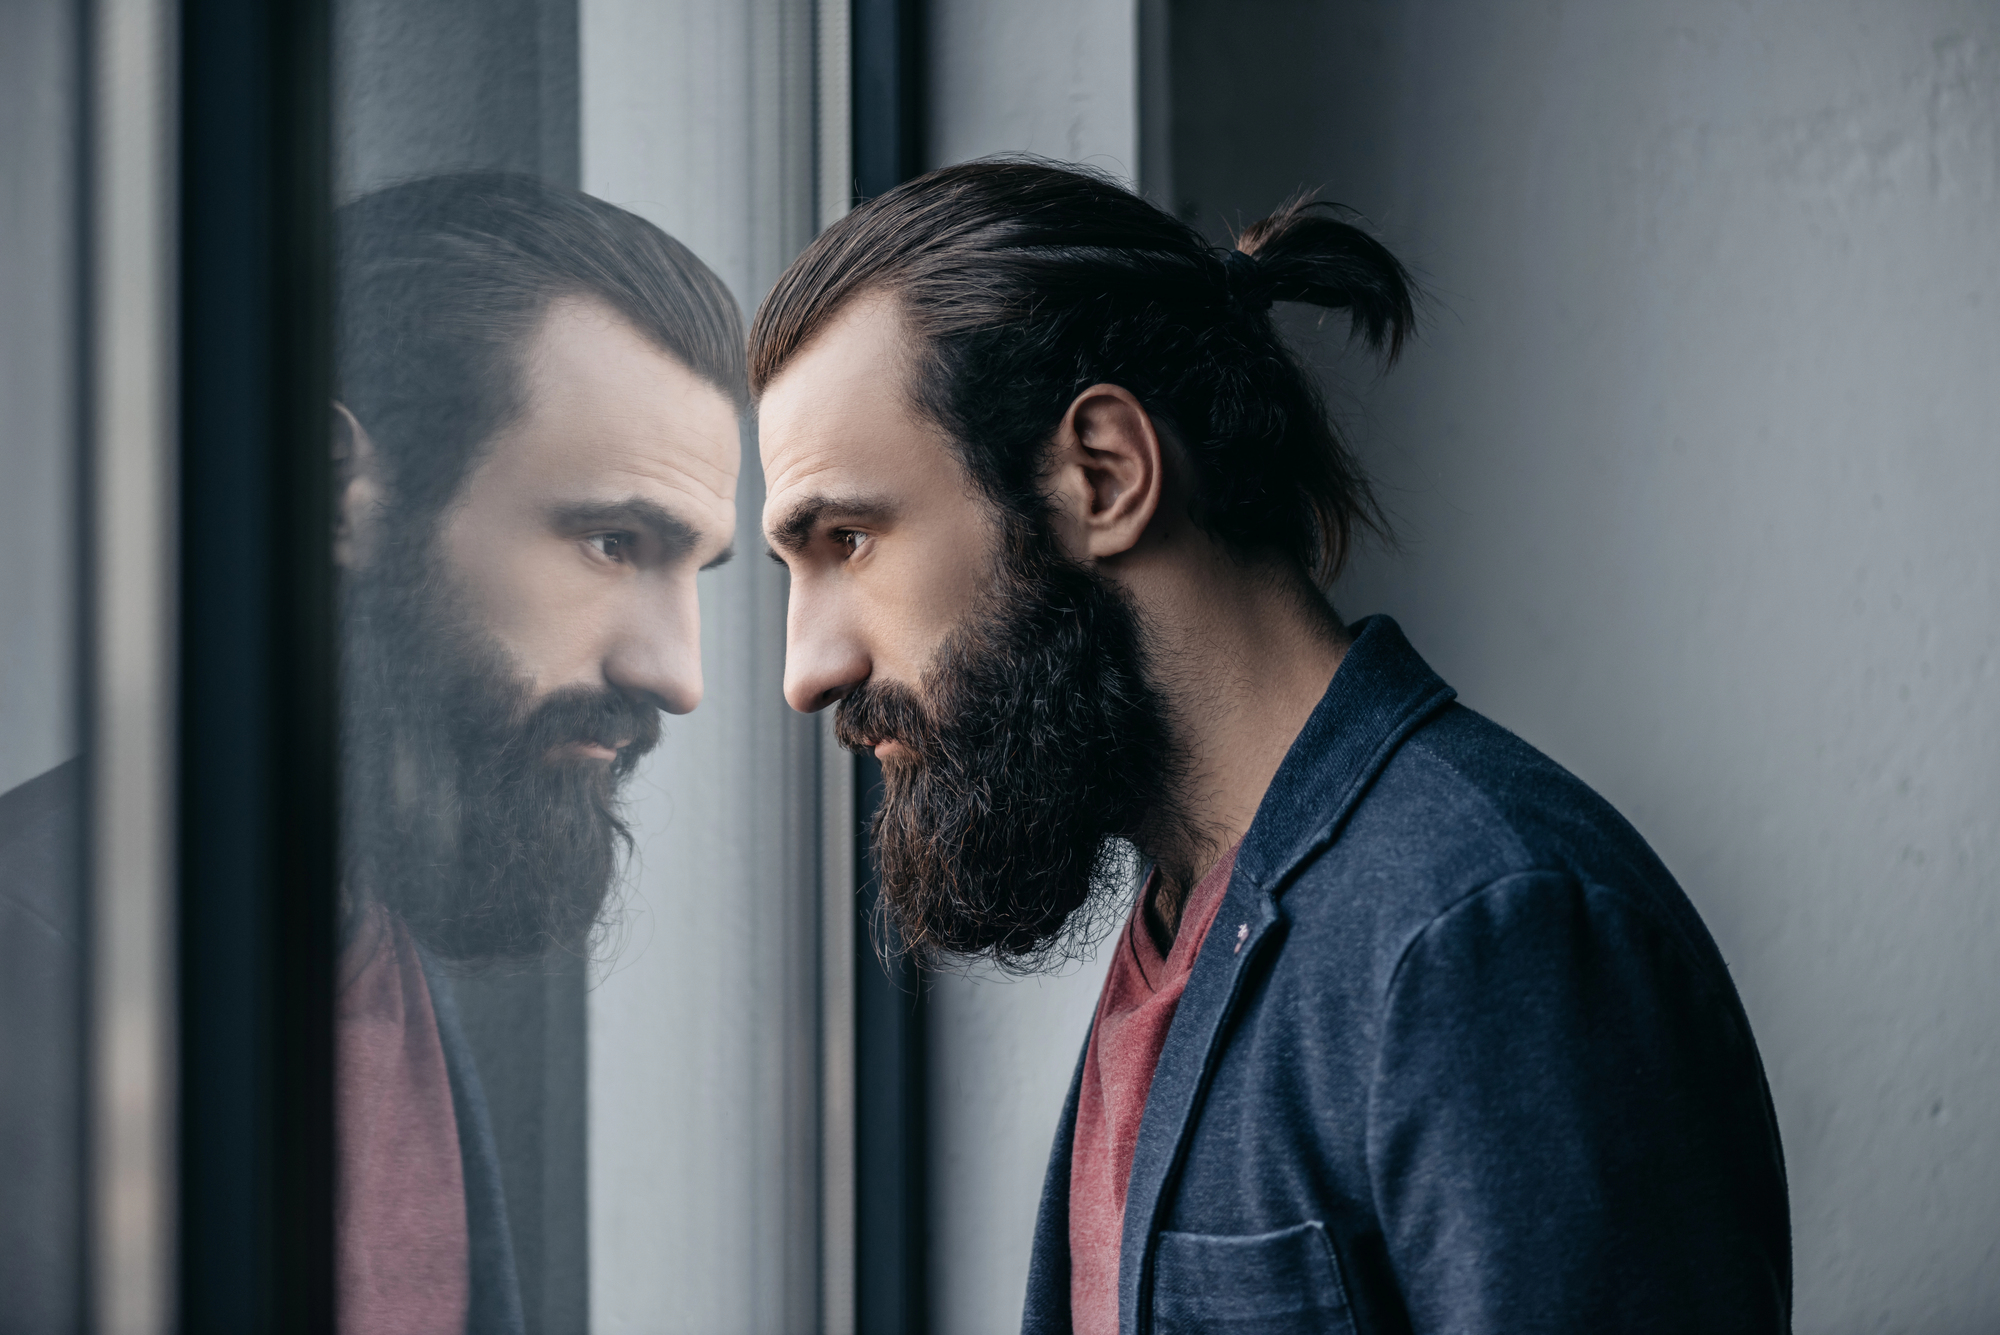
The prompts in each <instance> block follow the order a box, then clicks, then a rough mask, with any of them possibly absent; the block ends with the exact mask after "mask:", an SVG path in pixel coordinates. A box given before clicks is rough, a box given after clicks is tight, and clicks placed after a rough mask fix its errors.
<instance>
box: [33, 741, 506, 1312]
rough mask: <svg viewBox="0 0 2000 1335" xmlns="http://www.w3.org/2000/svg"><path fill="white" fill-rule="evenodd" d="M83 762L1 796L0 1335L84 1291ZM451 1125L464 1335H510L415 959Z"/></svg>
mask: <svg viewBox="0 0 2000 1335" xmlns="http://www.w3.org/2000/svg"><path fill="white" fill-rule="evenodd" d="M82 768H83V767H82V764H81V763H80V762H79V761H75V760H72V761H69V762H67V763H66V764H63V765H59V766H57V767H56V768H55V769H52V770H50V771H48V772H47V773H46V774H43V775H42V776H40V777H39V778H36V779H33V780H30V781H29V782H27V783H24V784H22V785H21V786H20V787H18V788H15V789H13V790H11V791H9V792H7V793H5V794H0V1071H4V1072H5V1073H6V1078H5V1079H4V1080H0V1181H4V1182H6V1183H7V1184H8V1185H7V1191H6V1197H5V1201H4V1205H0V1243H4V1248H0V1255H4V1256H5V1257H6V1261H5V1262H4V1263H0V1335H11V1333H12V1332H15V1331H20V1332H23V1335H27V1333H28V1332H42V1331H51V1330H67V1329H73V1328H75V1327H76V1326H77V1325H78V1322H79V1316H78V1310H77V1299H78V1297H79V1295H80V1294H81V1293H82V1292H83V1288H82V1272H81V1253H82V1243H83V1217H82V1199H83V1181H82V1177H81V1174H80V1171H79V1170H80V1168H81V1165H82V1163H83V1158H82V1153H83V1147H82V1140H81V1137H82V1127H83V1098H82V1094H83V1069H82V1052H83V1042H82V1032H81V1027H80V1025H79V1017H80V1015H81V1008H82V1005H83V993H82V988H83V930H82V924H83V884H82V877H81V859H80V857H79V852H80V842H81V839H82V830H83V825H82V792H81V787H82ZM419 954H420V956H421V958H422V959H423V964H424V979H425V981H426V982H427V983H428V984H429V986H430V993H431V1008H432V1010H433V1011H434V1012H435V1014H436V1016H437V1026H438V1040H439V1043H440V1045H441V1046H442V1047H443V1048H444V1060H445V1070H446V1072H447V1074H448V1076H449V1078H450V1080H451V1098H452V1106H453V1110H454V1111H455V1112H456V1113H457V1116H458V1141H459V1153H460V1157H461V1159H462V1161H463V1171H464V1175H465V1216H466V1231H467V1235H468V1241H469V1242H470V1244H471V1247H470V1250H471V1263H472V1267H471V1268H472V1275H471V1279H472V1287H471V1299H472V1301H471V1310H470V1312H469V1314H468V1317H467V1320H466V1331H467V1335H521V1332H522V1331H523V1329H524V1324H523V1321H522V1313H521V1290H520V1283H519V1280H518V1278H517V1276H516V1273H515V1269H514V1247H513V1242H512V1240H511V1237H510V1230H509V1229H508V1225H507V1206H506V1202H505V1200H504V1199H503V1198H502V1195H501V1189H500V1156H499V1152H498V1149H497V1147H496V1145H495V1143H494V1139H493V1126H492V1119H491V1118H490V1117H489V1115H488V1112H487V1105H486V1095H485V1092H484V1090H483V1089H482V1088H481V1086H480V1081H479V1072H478V1069H477V1068H476V1067H475V1066H474V1065H473V1061H472V1052H471V1049H470V1048H469V1047H468V1046H467V1044H466V1041H465V1030H464V1027H463V1025H462V1024H461V1023H460V1021H459V1016H458V1003H457V1001H456V999H455V998H454V997H453V995H452V988H451V982H450V979H449V978H447V977H446V976H445V975H444V973H443V972H442V971H441V970H440V969H439V968H438V967H437V964H436V961H434V960H432V959H431V958H430V956H429V955H428V954H423V953H422V952H421V951H419Z"/></svg>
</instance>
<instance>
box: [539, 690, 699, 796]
mask: <svg viewBox="0 0 2000 1335" xmlns="http://www.w3.org/2000/svg"><path fill="white" fill-rule="evenodd" d="M511 732H512V735H511V736H510V737H509V738H508V739H507V741H506V742H505V744H504V745H503V747H502V751H503V754H504V755H505V757H506V759H507V760H509V761H512V762H515V763H536V762H539V761H541V760H542V758H543V757H545V756H547V755H548V754H549V753H550V752H551V751H555V750H558V749H560V748H563V747H569V746H577V745H595V746H602V747H605V748H607V749H610V750H613V751H616V752H617V753H618V758H617V759H616V760H614V761H612V763H611V769H612V773H613V774H615V775H617V776H619V777H621V778H622V777H624V776H625V775H627V774H629V773H631V772H632V770H633V769H634V768H635V767H637V765H638V763H639V761H640V760H641V759H643V758H644V757H645V756H646V755H647V754H648V753H649V752H651V751H652V750H653V749H654V748H655V747H657V746H658V745H659V744H660V710H659V708H658V707H657V706H655V705H653V704H650V703H648V702H646V701H643V700H639V699H635V698H634V697H632V696H629V695H627V694H625V693H624V692H623V691H619V690H614V689H609V688H603V689H600V688H594V687H588V686H573V687H568V688H565V689H563V690H560V691H554V692H551V693H550V694H549V695H548V696H547V697H546V698H545V699H543V700H542V701H541V702H540V703H539V704H537V705H536V706H535V707H534V708H533V709H532V710H531V711H529V714H528V716H527V717H526V718H525V719H523V720H521V721H520V722H519V723H518V724H516V725H515V726H514V727H513V729H512V730H511Z"/></svg>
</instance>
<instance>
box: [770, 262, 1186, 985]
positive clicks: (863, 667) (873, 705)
mask: <svg viewBox="0 0 2000 1335" xmlns="http://www.w3.org/2000/svg"><path fill="white" fill-rule="evenodd" d="M907 348H908V344H907V340H906V337H905V333H904V328H903V324H902V320H901V318H900V315H899V313H898V311H897V309H896V307H895V305H894V304H893V303H892V302H890V301H886V300H881V299H870V298H863V299H861V300H859V301H857V302H855V303H853V304H852V305H850V306H849V307H848V309H847V310H846V311H844V312H843V313H841V314H840V315H838V316H837V317H836V318H835V319H834V320H833V321H832V322H831V323H830V324H829V325H828V327H827V328H826V329H825V330H824V331H822V332H821V333H820V334H819V335H818V336H817V337H816V338H815V339H814V340H813V341H812V343H810V344H809V345H808V346H807V347H806V348H805V349H803V350H802V351H801V352H800V353H799V354H798V356H797V357H796V358H794V360H793V361H792V362H791V363H790V364H789V365H788V366H787V367H786V368H785V370H784V372H783V373H782V374H781V375H780V376H779V377H778V378H777V379H776V380H775V381H774V382H773V383H772V384H771V385H770V386H769V388H768V389H767V391H766V392H765V395H764V398H763V400H762V403H761V405H760V408H759V436H760V439H761V441H762V448H763V460H764V472H765V479H766V488H767V500H766V502H765V506H764V532H765V535H766V537H767V538H768V539H769V541H770V543H771V546H772V549H773V550H774V551H775V552H777V553H778V554H779V556H780V558H781V559H782V560H783V561H784V563H785V564H786V566H787V567H788V568H789V569H790V571H791V577H792V578H791V604H790V607H789V609H788V614H787V620H786V655H785V697H786V699H787V700H788V701H790V703H791V705H792V707H793V708H795V709H799V710H802V711H807V712H810V711H812V710H816V709H820V708H823V707H825V706H826V705H829V704H832V703H834V702H836V701H838V702H839V712H838V715H837V717H836V727H837V731H838V734H839V736H840V739H841V741H842V743H843V744H845V745H848V746H850V747H856V748H858V747H862V746H869V747H872V748H873V749H874V751H875V754H876V755H877V756H878V757H879V758H880V759H881V761H882V763H883V770H884V775H885V777H886V779H887V791H886V793H885V795H884V799H883V803H882V806H881V808H880V810H879V811H878V813H877V816H876V821H875V827H874V839H875V847H876V857H877V863H878V867H879V869H880V872H881V878H882V885H883V890H884V896H885V899H886V901H887V903H888V904H889V907H890V911H891V914H892V917H893V918H894V920H895V924H896V926H897V928H898V930H899V931H900V933H901V935H902V939H903V942H904V943H905V944H906V945H909V946H912V947H914V948H917V949H920V950H925V951H933V952H941V953H947V954H959V955H978V954H987V953H990V954H993V955H994V956H996V957H997V958H999V959H1001V960H1002V961H1003V962H1008V963H1015V964H1020V963H1027V962H1031V961H1033V960H1035V959H1036V958H1038V957H1041V956H1044V955H1046V954H1048V953H1050V952H1051V950H1058V951H1059V950H1060V943H1061V941H1062V940H1063V939H1064V937H1065V925H1066V924H1067V925H1068V926H1069V927H1070V929H1071V932H1072V933H1073V932H1074V931H1075V929H1076V927H1077V925H1078V924H1077V923H1076V922H1074V921H1073V919H1074V918H1075V916H1076V914H1077V912H1078V910H1079V909H1083V908H1086V907H1087V906H1089V905H1091V904H1092V903H1093V902H1096V903H1102V900H1103V897H1102V896H1101V895H1094V892H1096V891H1098V890H1100V889H1103V888H1105V887H1106V885H1107V884H1108V882H1109V879H1110V877H1111V875H1112V873H1113V871H1114V869H1115V867H1116V865H1117V859H1116V858H1115V857H1114V855H1113V850H1112V848H1111V846H1110V840H1111V839H1112V838H1113V837H1114V836H1128V837H1129V836H1131V835H1133V834H1136V833H1137V832H1138V831H1139V829H1140V827H1141V825H1142V823H1143V822H1144V820H1145V819H1146V818H1147V816H1148V815H1149V813H1151V812H1153V811H1155V810H1157V809H1159V808H1160V807H1161V806H1162V805H1163V798H1164V795H1165V793H1166V792H1167V791H1168V788H1169V786H1170V784H1171V781H1172V777H1173V763H1172V762H1173V758H1172V753H1171V748H1170V746H1169V744H1168V738H1167V729H1166V724H1165V719H1164V714H1163V711H1162V710H1161V708H1160V706H1159V702H1158V698H1157V696H1156V694H1155V693H1154V691H1153V690H1152V688H1151V686H1150V684H1149V682H1148V681H1147V678H1146V672H1145V668H1144V661H1143V660H1144V655H1143V652H1142V646H1141V637H1140V633H1139V630H1138V627H1137V625H1136V623H1135V621H1134V619H1133V616H1132V613H1131V610H1130V608H1129V607H1128V606H1127V604H1126V602H1125V600H1124V599H1123V598H1122V597H1120V596H1119V594H1118V592H1117V591H1116V590H1115V589H1114V588H1113V587H1112V586H1110V585H1109V584H1108V583H1107V582H1105V581H1104V580H1102V579H1100V578H1099V577H1098V576H1097V575H1095V574H1094V573H1093V572H1092V571H1090V570H1089V569H1086V568H1084V567H1082V566H1079V565H1077V564H1075V563H1073V562H1070V561H1068V560H1065V559H1064V558H1063V557H1062V556H1061V555H1060V554H1059V553H1058V552H1057V551H1056V549H1055V545H1054V543H1053V541H1052V540H1051V539H1050V538H1049V536H1048V535H1047V533H1046V531H1045V526H1043V525H1041V524H1040V523H1038V522H1036V521H1034V520H1033V519H1032V518H1030V517H1026V516H1010V515H1002V514H1000V513H999V512H998V511H997V509H996V507H995V506H994V505H993V504H992V503H991V502H990V501H989V500H987V499H986V498H985V496H983V495H982V494H981V493H980V492H979V490H978V489H977V486H976V484H975V483H974V482H973V480H972V478H971V477H970V476H969V475H968V474H967V472H966V470H965V467H964V466H963V464H962V463H961V462H960V461H959V459H958V456H957V455H956V454H955V453H954V451H953V450H952V447H951V443H950V441H949V440H948V439H947V437H946V436H945V435H944V433H943V432H942V431H940V430H939V429H938V428H937V427H936V426H935V425H933V424H931V423H930V422H928V421H926V420H925V419H923V418H922V417H921V416H919V415H918V414H917V413H916V412H914V411H913V410H912V409H911V408H910V407H909V403H908V397H907V394H906V391H905V386H906V384H907V376H908V374H909V372H908V363H909V357H908V353H907ZM1087 916H1088V915H1086V917H1087Z"/></svg>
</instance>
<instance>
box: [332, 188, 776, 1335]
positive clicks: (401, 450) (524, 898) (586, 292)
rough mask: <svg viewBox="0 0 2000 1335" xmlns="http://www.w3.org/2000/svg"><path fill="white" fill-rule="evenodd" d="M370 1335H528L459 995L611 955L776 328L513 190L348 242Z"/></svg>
mask: <svg viewBox="0 0 2000 1335" xmlns="http://www.w3.org/2000/svg"><path fill="white" fill-rule="evenodd" d="M337 229H338V230H337V237H338V246H339V249H338V268H337V280H338V285H339V340H340V343H339V355H338V394H339V403H338V404H337V405H336V409H335V422H336V431H335V435H336V440H337V443H338V448H337V454H338V457H339V461H340V466H341V469H342V490H341V505H340V515H339V527H338V531H337V533H336V555H337V560H338V564H339V566H340V568H341V571H342V574H343V590H342V594H343V616H344V630H345V641H344V642H345V645H346V649H347V657H346V662H345V687H344V726H345V736H344V744H345V754H344V766H345V779H346V788H345V794H344V796H345V801H344V805H343V818H344V822H345V830H344V834H345V850H344V851H345V862H344V867H343V882H342V884H343V894H344V905H343V907H344V911H345V931H344V938H345V945H344V951H343V955H342V960H341V967H340V978H339V986H340V989H341V990H340V993H339V996H338V999H337V1003H336V1005H337V1017H338V1025H339V1033H338V1040H339V1041H338V1062H339V1067H338V1079H337V1095H338V1100H339V1105H338V1110H337V1111H338V1119H337V1120H338V1152H339V1173H340V1178H339V1195H338V1206H337V1210H338V1217H337V1220H336V1227H337V1238H338V1245H339V1256H338V1258H337V1267H338V1269H337V1274H338V1284H339V1299H340V1304H341V1306H340V1322H341V1326H342V1329H343V1330H347V1331H355V1332H364V1331H365V1332H375V1331H385V1332H386V1331H397V1332H405V1331H408V1332H429V1331H436V1332H454V1333H455V1332H459V1331H464V1330H468V1329H469V1330H474V1331H479V1332H489V1331H498V1332H506V1331H518V1330H520V1329H522V1313H521V1305H520V1297H519V1292H518V1288H517V1285H516V1280H515V1274H514V1269H513V1259H512V1253H511V1248H510V1246H509V1244H508V1229H507V1222H506V1214H505V1206H504V1202H503V1201H502V1200H501V1197H500V1183H499V1172H498V1161H497V1157H496V1153H495V1148H494V1145H493V1141H492V1133H491V1130H490V1127H489V1124H488V1120H487V1115H486V1108H485V1102H484V1098H483V1096H482V1094H481V1092H480V1085H479V1078H478V1072H477V1071H476V1070H475V1069H474V1067H473V1064H472V1062H471V1059H470V1056H469V1052H468V1049H467V1047H466V1044H465V1040H464V1038H463V1035H462V1033H461V1031H460V1030H459V1027H458V1024H457V1020H456V1016H455V1014H454V1011H453V1004H452V999H451V991H450V983H449V976H448V973H447V971H446V970H447V966H450V965H459V966H472V965H483V964H491V963H494V962H504V961H514V962H531V961H534V960H536V959H538V958H540V957H542V956H544V955H546V954H547V953H549V952H551V951H572V952H574V951H580V950H582V949H584V948H585V945H586V941H587V938H588V936H589V934H590V932H591V930H592V928H593V926H594V925H595V924H596V922H597V920H598V917H599V913H600V911H601V909H602V908H603V906H604V903H605V900H606V897H607V894H608V893H609V891H610V889H611V886H612V883H613V880H614V878H615V876H616V873H617V871H618V868H619V863H620V852H621V846H622V845H623V844H624V843H627V842H629V839H628V836H627V833H626V829H625V826H624V825H623V823H622V822H621V820H620V818H619V815H618V790H619V785H620V783H621V782H622V781H623V780H624V779H625V778H626V777H627V776H628V775H629V774H630V773H631V772H632V770H633V767H634V766H635V765H636V764H637V763H638V761H639V759H640V757H641V756H643V755H644V754H645V753H646V752H647V751H648V750H650V749H651V748H652V747H653V746H654V745H655V744H656V743H657V742H658V741H659V737H660V722H659V716H660V713H661V712H662V711H665V712H667V713H684V712H686V711H688V710H691V709H693V708H694V707H695V705H696V703H697V702H698V701H699V700H700V698H701V691H702V681H701V658H700V644H699V625H698V606H697V601H696V591H695V575H696V572H697V571H699V570H704V569H708V568H709V567H712V566H714V565H716V564H718V563H720V562H721V561H723V560H726V559H727V558H728V555H729V549H730V542H731V539H732V537H733V534H734V531H735V489H736V475H737V469H738V457H739V440H738V431H737V412H738V408H739V405H740V403H741V401H742V381H743V351H742V347H743V345H742V324H741V320H740V317H739V316H738V314H737V310H736V305H735V302H734V300H733V299H732V298H731V297H730V295H729V292H728V291H727V289H726V288H724V286H723V285H722V283H721V281H720V280H719V279H717V278H716V276H715V275H714V274H713V273H712V272H710V271H709V270H708V269H707V268H706V267H705V266H703V265H702V263H701V262H700V261H699V260H697V259H696V258H695V257H694V256H693V255H691V254H690V253H689V252H688V251H687V250H686V249H685V248H684V247H682V246H681V245H679V244H678V243H677V242H675V241H674V240H672V239H671V238H670V237H668V236H666V235H665V234H664V233H663V232H661V231H660V230H659V229H658V228H656V227H654V226H652V225H651V224H650V223H647V222H645V221H644V220H642V219H640V218H638V217H636V216H634V215H633V214H630V213H627V212H625V211H624V210H621V209H617V208H613V207H612V206H610V205H608V204H605V203H603V202H601V201H599V200H595V199H592V198H590V197H588V196H585V195H581V194H578V193H576V192H574V191H568V190H560V189H556V188H553V187H550V186H546V185H543V184H540V183H538V182H536V181H534V180H531V179H527V178H523V177H516V176H506V175H490V174H480V175H460V176H446V177H434V178H429V179H425V180H419V181H414V182H410V183H406V184H403V185H398V186H394V187H391V188H389V189H386V190H383V191H380V192H378V193H376V194H373V195H370V196H368V197H366V198H363V199H361V200H358V201H356V202H355V203H353V204H351V205H348V206H347V207H346V208H344V209H343V210H342V211H341V213H340V215H339V217H338V219H337Z"/></svg>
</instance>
